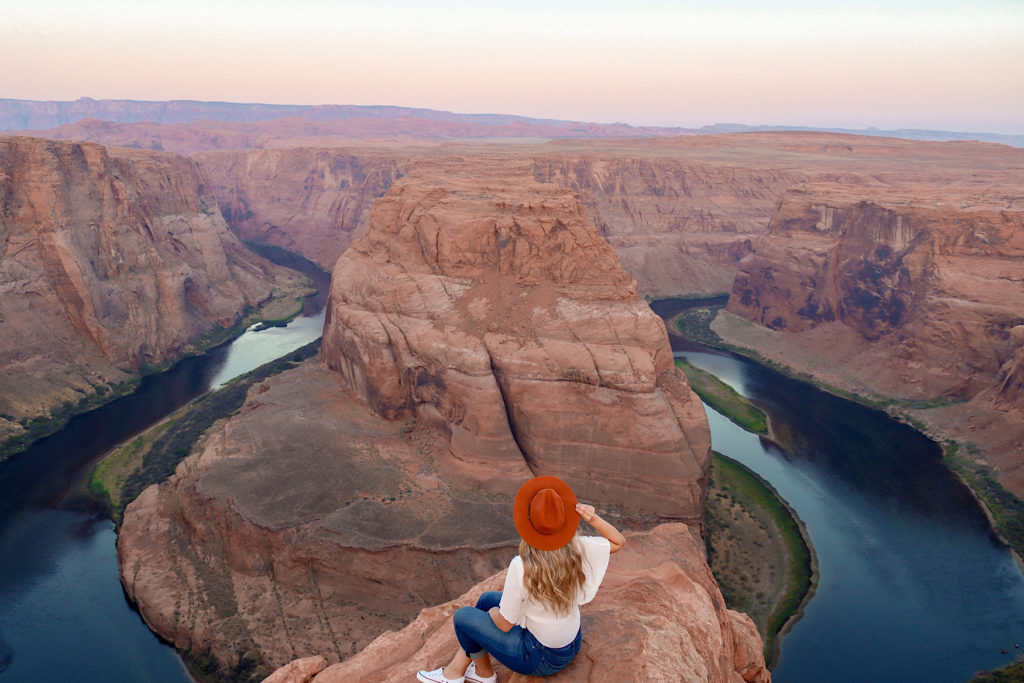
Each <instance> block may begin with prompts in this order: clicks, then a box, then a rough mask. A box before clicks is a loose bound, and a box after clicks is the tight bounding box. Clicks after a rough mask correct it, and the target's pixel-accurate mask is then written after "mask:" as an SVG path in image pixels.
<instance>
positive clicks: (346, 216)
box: [196, 147, 405, 271]
mask: <svg viewBox="0 0 1024 683" xmlns="http://www.w3.org/2000/svg"><path fill="white" fill-rule="evenodd" d="M196 159H197V160H198V161H199V162H200V163H201V164H202V166H203V168H204V170H205V171H206V172H207V173H208V174H209V176H210V178H211V179H212V190H213V192H214V194H215V195H216V196H217V200H218V203H219V206H220V209H221V212H222V213H223V214H224V217H225V219H226V220H227V221H228V223H229V224H230V225H231V227H232V229H233V230H234V231H235V232H236V233H237V234H239V235H241V236H242V237H243V238H244V239H248V240H252V241H254V242H261V243H264V244H274V245H277V246H279V247H283V248H285V249H288V250H290V251H294V252H298V253H301V254H303V255H305V256H306V258H308V259H310V260H312V261H314V262H315V263H317V264H319V265H320V266H321V267H322V268H324V269H325V270H328V271H329V270H331V269H333V268H334V264H335V263H336V262H337V260H338V257H339V256H340V255H341V253H342V252H343V251H345V249H346V248H347V247H348V246H349V244H351V243H352V242H353V240H355V239H356V238H358V237H359V236H360V235H362V234H363V232H365V231H366V225H367V223H368V220H369V216H370V208H371V207H372V206H373V202H374V201H375V200H376V199H377V198H378V197H380V196H381V195H383V194H384V193H385V192H387V190H388V188H389V187H391V184H392V183H393V182H394V181H395V179H396V178H398V177H399V176H400V175H401V173H402V168H403V167H404V165H405V164H404V162H402V161H401V160H400V159H401V158H400V156H398V155H395V154H394V153H380V152H375V151H373V150H371V149H366V148H364V149H314V148H307V147H303V148H299V149H287V150H284V149H274V150H259V151H239V152H220V153H210V154H200V155H196Z"/></svg>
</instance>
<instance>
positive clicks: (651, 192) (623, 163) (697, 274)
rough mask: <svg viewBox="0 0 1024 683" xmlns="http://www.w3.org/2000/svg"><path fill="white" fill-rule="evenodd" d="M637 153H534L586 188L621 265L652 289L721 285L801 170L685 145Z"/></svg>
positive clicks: (559, 176)
mask: <svg viewBox="0 0 1024 683" xmlns="http://www.w3.org/2000/svg"><path fill="white" fill-rule="evenodd" d="M680 147H681V149H678V150H675V149H672V148H668V149H661V148H659V151H660V152H661V153H660V154H659V155H653V154H651V153H650V150H647V149H643V150H638V151H642V154H641V155H639V156H627V155H624V154H622V153H621V152H619V153H617V154H608V153H604V154H602V152H603V151H604V150H601V149H596V150H583V149H576V150H573V153H566V154H564V155H563V154H552V155H547V156H544V157H538V158H537V159H536V161H535V162H534V163H535V167H534V172H535V174H536V176H537V178H538V180H541V181H543V182H553V183H556V184H558V185H561V186H563V187H568V188H570V189H572V190H573V191H575V192H577V193H579V194H580V196H581V198H582V199H583V204H584V206H585V207H586V211H587V215H588V216H589V217H590V218H591V220H592V221H593V222H594V225H595V226H596V227H597V229H598V232H599V233H600V234H601V235H602V236H603V237H605V239H607V240H608V243H609V244H611V245H612V247H614V249H615V251H616V252H617V253H618V255H619V258H620V259H621V260H622V265H623V267H624V268H625V269H626V270H627V271H629V273H630V274H632V275H633V276H634V277H636V278H637V280H639V281H640V283H641V290H642V291H643V292H644V293H646V294H649V295H652V296H672V295H678V294H682V293H686V294H718V293H721V292H727V291H729V289H730V288H731V287H732V280H733V274H734V273H735V270H736V266H737V264H738V263H739V260H740V259H741V258H743V257H744V256H746V255H747V254H749V253H750V251H751V240H752V239H754V238H756V237H757V236H758V235H760V234H761V233H762V232H763V231H764V227H765V225H766V224H767V220H768V217H769V216H770V215H771V212H772V210H773V209H774V207H775V205H776V204H777V202H778V198H779V196H780V195H781V194H782V193H783V191H785V189H786V188H788V187H790V186H792V185H794V184H797V183H801V182H803V181H805V180H806V179H807V173H806V172H804V171H801V170H795V169H794V170H790V169H778V168H759V167H758V164H757V163H754V164H751V166H750V167H747V168H735V167H729V166H725V165H723V164H719V163H715V162H714V161H713V160H708V159H694V158H692V157H690V155H687V154H685V153H683V152H684V150H685V147H682V145H681V146H680Z"/></svg>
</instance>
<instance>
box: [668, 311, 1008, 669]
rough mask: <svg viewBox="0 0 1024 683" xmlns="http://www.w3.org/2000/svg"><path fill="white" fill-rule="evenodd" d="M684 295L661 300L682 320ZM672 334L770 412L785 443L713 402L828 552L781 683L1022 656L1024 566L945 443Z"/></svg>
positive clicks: (732, 439) (713, 415)
mask: <svg viewBox="0 0 1024 683" xmlns="http://www.w3.org/2000/svg"><path fill="white" fill-rule="evenodd" d="M680 305H682V304H679V303H676V304H670V303H669V302H659V303H658V304H657V305H656V306H654V308H655V310H656V311H657V312H658V313H659V314H661V315H663V316H665V317H669V316H671V315H672V314H673V313H674V312H676V311H678V310H681V309H680V308H679V306H680ZM671 341H672V347H673V350H674V351H675V355H676V357H683V358H686V359H687V360H688V361H689V362H690V363H692V364H693V365H695V366H697V367H699V368H701V369H703V370H706V371H708V372H710V373H712V374H714V375H716V376H717V377H718V378H720V379H721V380H723V381H724V382H726V383H727V384H729V385H730V386H732V387H733V388H734V389H735V390H736V391H737V392H739V393H740V394H742V395H744V396H746V397H748V398H749V399H751V401H753V402H754V403H755V404H757V405H758V407H760V408H761V409H762V410H764V411H765V412H766V413H767V414H768V415H769V418H770V420H771V424H772V428H773V432H774V434H775V438H776V440H777V441H779V442H780V443H779V444H775V443H772V442H770V441H768V440H766V439H762V438H759V437H758V436H756V435H753V434H751V433H749V432H746V431H744V430H743V429H741V428H740V427H737V426H736V425H735V424H733V423H732V422H731V421H729V420H728V419H726V418H725V417H723V416H722V415H720V414H718V413H717V412H715V411H714V410H713V409H711V408H707V413H708V420H709V422H710V423H711V444H712V448H714V449H715V450H717V451H719V452H721V453H723V454H725V455H727V456H729V457H731V458H733V459H735V460H738V461H739V462H741V463H743V464H744V465H746V466H747V467H749V468H751V469H752V470H754V471H755V472H757V473H758V474H759V475H761V476H762V477H764V478H765V479H766V480H768V481H769V482H770V483H771V484H772V486H774V487H775V489H776V490H777V491H779V493H780V494H781V495H782V497H783V498H785V499H786V501H787V502H788V503H789V504H790V506H791V507H792V508H793V509H794V510H795V511H796V512H797V514H798V515H799V516H800V518H801V519H802V520H803V522H804V524H805V525H806V528H807V532H808V535H809V536H810V538H811V542H812V544H813V545H814V548H815V551H816V553H817V556H818V562H819V571H820V584H819V586H818V588H817V592H816V593H815V595H814V596H813V598H812V599H811V600H810V602H809V604H808V605H807V608H806V610H805V613H804V616H803V618H802V619H801V620H800V621H798V622H797V623H796V624H795V625H794V627H793V629H792V631H791V632H790V633H788V634H787V635H786V636H785V637H784V638H783V639H782V649H781V655H780V658H779V661H778V663H777V665H776V667H775V669H774V670H773V672H772V675H773V680H774V681H775V683H820V682H823V681H827V682H828V683H846V682H849V683H864V682H868V681H869V682H871V683H885V682H889V681H891V682H892V683H907V682H911V681H927V682H928V683H947V682H948V683H963V681H966V680H969V679H970V678H971V677H972V675H973V674H975V673H976V672H978V671H980V670H982V669H991V668H996V667H999V666H1003V665H1005V664H1008V663H1010V662H1011V661H1013V660H1014V659H1015V658H1016V657H1018V656H1019V655H1020V654H1021V650H1020V649H1017V648H1016V646H1017V645H1018V644H1021V645H1024V573H1022V572H1021V568H1020V566H1019V565H1018V564H1017V562H1016V561H1015V560H1014V558H1013V556H1012V554H1011V553H1010V552H1009V550H1008V549H1007V548H1006V547H1005V546H1003V545H1002V544H1000V543H999V542H998V541H997V540H996V539H995V537H994V535H993V534H992V531H991V530H990V528H989V525H988V522H987V520H986V519H985V517H984V514H983V513H982V511H981V509H980V508H979V506H978V504H977V503H976V501H975V500H974V498H973V497H972V496H971V493H970V491H968V489H967V488H966V486H964V485H963V484H962V483H961V482H960V481H959V480H958V479H957V478H956V477H954V476H953V475H952V474H951V473H950V472H949V471H948V470H947V469H946V468H945V467H944V466H943V465H942V462H941V453H940V450H939V447H938V446H937V445H936V444H935V443H934V442H932V441H930V440H929V439H927V438H926V437H924V436H923V435H922V434H920V433H919V432H917V431H915V430H914V429H911V428H910V427H908V426H907V425H905V424H902V423H900V422H898V421H896V420H894V419H892V418H890V417H889V416H888V415H886V414H885V413H882V412H879V411H877V410H872V409H869V408H866V407H864V406H861V405H859V404H856V403H852V402H850V401H846V400H843V399H840V398H837V397H835V396H832V395H831V394H828V393H825V392H823V391H820V390H818V389H816V388H814V387H811V386H809V385H807V384H804V383H801V382H797V381H795V380H792V379H790V378H788V377H785V376H783V375H781V374H779V373H777V372H774V371H772V370H770V369H768V368H765V367H763V366H760V365H758V364H756V363H753V362H750V361H748V360H746V359H744V358H741V357H738V356H734V355H728V354H724V353H718V352H713V351H712V350H709V349H707V348H706V347H702V346H699V345H695V344H691V343H689V342H687V341H686V340H685V339H682V338H680V337H676V336H672V337H671ZM1003 650H1005V651H1006V654H1003V653H1002V651H1003Z"/></svg>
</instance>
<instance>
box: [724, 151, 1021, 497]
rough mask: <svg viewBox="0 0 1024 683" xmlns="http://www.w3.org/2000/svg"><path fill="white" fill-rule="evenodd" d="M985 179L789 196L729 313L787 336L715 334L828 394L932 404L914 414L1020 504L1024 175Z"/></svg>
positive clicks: (731, 326)
mask: <svg viewBox="0 0 1024 683" xmlns="http://www.w3.org/2000/svg"><path fill="white" fill-rule="evenodd" d="M1006 154H1008V155H1009V156H1011V157H1012V156H1014V155H1016V158H1017V159H1018V163H1019V162H1020V161H1024V151H1015V152H1014V151H1010V152H1006ZM1018 168H1019V167H1018ZM993 176H994V177H991V178H988V179H986V181H985V182H978V183H965V182H962V181H961V182H956V183H952V182H951V183H950V184H949V185H946V186H943V187H936V186H933V185H925V184H908V185H902V186H892V187H887V188H879V189H876V190H875V191H873V192H872V191H866V190H865V189H864V188H850V187H839V186H821V185H815V186H809V187H807V188H805V189H803V190H793V191H790V192H788V193H787V194H786V197H785V199H784V201H783V202H782V204H781V206H780V207H779V210H778V212H777V213H776V215H775V217H774V218H773V219H772V222H771V225H770V226H769V230H768V233H767V234H766V235H765V237H764V238H763V239H762V240H761V241H759V242H758V243H757V245H756V249H755V253H754V254H753V255H752V256H750V257H748V258H747V259H745V260H744V261H743V262H742V263H741V266H740V271H739V273H738V274H737V277H736V282H735V285H734V287H733V292H732V296H731V298H730V300H729V306H728V311H730V312H731V313H733V314H736V315H739V316H743V317H744V318H747V319H749V320H752V321H754V322H755V323H758V324H759V325H763V326H767V327H770V328H772V329H774V330H779V331H781V332H782V334H781V335H775V336H774V337H773V338H772V339H768V338H766V337H765V336H764V334H763V332H759V331H757V330H755V329H747V328H743V327H742V326H741V325H737V324H736V323H735V321H731V320H730V319H728V318H727V317H722V318H721V319H720V320H717V321H716V323H715V327H716V329H717V330H718V331H719V333H720V334H722V335H723V336H724V337H725V338H726V339H727V340H728V341H731V342H733V343H737V344H740V345H744V346H749V347H756V348H757V349H758V351H759V352H760V353H761V354H763V355H765V356H767V357H770V358H773V359H775V360H777V361H779V362H782V363H784V364H787V365H790V366H792V367H795V368H797V369H800V370H802V371H806V372H810V373H812V374H814V375H815V376H817V377H818V378H820V379H822V380H823V381H825V382H826V383H828V384H831V385H833V386H838V387H841V388H845V389H851V390H854V391H857V392H859V393H863V394H869V395H871V394H874V395H877V396H879V397H896V398H901V399H911V400H914V401H928V402H932V403H937V404H939V405H938V406H937V407H932V408H917V407H914V406H913V404H911V407H910V408H909V409H910V410H912V413H913V417H914V418H915V419H916V420H918V421H919V422H921V423H922V424H924V425H926V427H927V428H928V431H929V433H931V434H932V435H934V436H935V437H936V438H939V439H956V440H959V441H962V442H969V443H971V444H973V445H974V446H976V447H978V448H979V449H980V450H981V452H983V454H984V458H985V460H986V461H987V462H988V463H989V464H991V465H993V466H994V467H995V468H996V470H997V472H998V473H999V475H1000V478H1001V479H1002V481H1003V483H1004V484H1005V485H1006V486H1007V487H1008V488H1010V489H1011V490H1013V491H1015V492H1016V493H1017V494H1018V495H1024V408H1022V406H1024V401H1022V393H1021V387H1022V384H1024V371H1022V359H1024V352H1022V348H1024V280H1022V279H1021V276H1020V272H1021V269H1020V263H1021V261H1022V258H1024V202H1022V201H1021V197H1020V194H1019V188H1020V186H1021V182H1024V177H1022V176H1021V173H1020V171H1019V170H1018V171H1016V172H1014V171H1012V169H1010V170H1009V171H1006V172H1003V173H1002V175H1001V176H1000V175H998V174H997V173H993ZM943 402H950V404H949V405H945V406H943V405H941V404H942V403H943Z"/></svg>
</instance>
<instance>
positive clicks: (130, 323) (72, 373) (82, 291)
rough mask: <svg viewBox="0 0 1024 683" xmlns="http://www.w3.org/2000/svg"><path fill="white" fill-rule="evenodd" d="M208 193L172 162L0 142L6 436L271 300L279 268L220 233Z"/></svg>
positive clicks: (70, 146)
mask: <svg viewBox="0 0 1024 683" xmlns="http://www.w3.org/2000/svg"><path fill="white" fill-rule="evenodd" d="M207 185H208V183H207V181H206V179H205V177H204V175H203V173H202V172H201V171H200V169H199V167H198V165H197V164H196V163H195V162H193V161H190V160H187V159H185V158H182V157H176V156H173V155H169V154H156V153H143V152H128V151H124V150H119V151H108V150H106V149H105V148H103V147H99V146H97V145H93V144H77V143H67V142H49V141H44V140H38V139H34V138H18V137H12V138H0V320H2V322H3V330H4V334H3V338H2V339H0V414H2V415H3V416H4V417H3V418H2V419H0V423H3V426H2V427H0V433H2V432H3V431H6V434H7V435H11V434H17V433H18V431H19V429H20V426H19V425H17V424H15V423H16V421H18V420H21V419H23V418H28V417H34V416H39V415H45V414H47V413H48V412H49V411H51V410H53V409H54V408H55V407H57V406H60V405H61V404H62V403H64V402H69V403H71V404H74V403H76V402H77V401H78V400H79V399H80V398H81V397H82V396H83V395H85V394H90V393H92V392H94V391H97V390H99V391H105V390H106V386H107V385H109V384H113V383H117V382H120V381H123V380H125V379H126V378H127V377H128V373H131V372H134V371H135V370H138V369H139V368H140V367H141V366H143V365H146V364H158V363H161V362H164V361H166V360H169V359H171V358H173V357H175V356H176V355H177V354H179V353H180V352H181V351H182V349H183V348H184V347H185V346H186V345H188V344H189V343H190V342H192V341H193V340H195V339H196V338H197V337H198V336H199V335H200V334H201V333H203V332H205V331H206V330H207V329H209V328H210V327H212V326H214V325H230V324H232V323H234V322H235V321H236V320H237V319H238V317H239V315H240V314H241V312H242V311H243V309H245V308H246V307H247V306H251V305H253V304H256V303H258V302H259V301H260V300H261V299H263V298H266V297H267V296H268V295H269V294H270V290H271V278H270V277H269V271H270V270H271V269H272V268H273V266H271V265H270V264H268V263H267V262H265V261H263V260H262V259H260V258H258V257H256V256H255V255H253V254H252V253H250V252H249V251H248V250H247V249H245V247H244V246H243V245H242V244H241V243H240V242H239V241H238V239H237V238H235V237H234V235H232V234H231V233H230V232H229V231H228V230H227V226H226V224H225V223H224V220H223V218H222V217H221V215H220V213H219V212H218V210H217V206H216V200H215V199H214V197H213V195H212V194H211V193H210V192H209V190H208V189H207Z"/></svg>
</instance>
